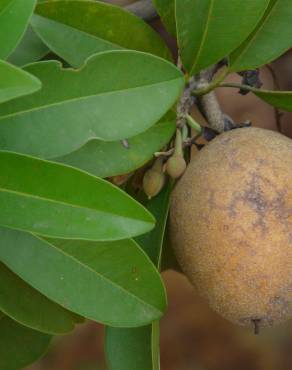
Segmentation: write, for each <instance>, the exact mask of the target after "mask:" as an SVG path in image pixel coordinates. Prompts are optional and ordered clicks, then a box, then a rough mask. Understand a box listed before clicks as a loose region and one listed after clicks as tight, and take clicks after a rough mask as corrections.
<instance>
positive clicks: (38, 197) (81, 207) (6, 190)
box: [0, 187, 151, 224]
mask: <svg viewBox="0 0 292 370" xmlns="http://www.w3.org/2000/svg"><path fill="white" fill-rule="evenodd" d="M0 192H2V193H11V194H16V195H19V196H20V197H25V198H32V199H38V200H41V201H42V202H48V203H54V204H61V205H64V206H66V207H72V208H77V209H83V210H89V211H95V212H99V213H100V214H105V215H113V216H117V217H122V218H125V219H128V220H137V221H141V222H144V223H147V224H151V222H150V221H145V220H141V219H139V218H135V217H127V216H124V215H121V214H118V213H114V212H113V213H109V212H106V211H103V210H102V211H101V210H99V209H96V208H90V207H88V206H81V205H78V204H75V203H66V202H65V201H62V200H58V199H56V200H54V199H50V198H45V197H42V196H38V195H34V194H30V193H23V192H21V191H17V190H10V189H6V188H2V187H0Z"/></svg>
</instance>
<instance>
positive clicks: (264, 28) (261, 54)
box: [230, 0, 292, 71]
mask: <svg viewBox="0 0 292 370" xmlns="http://www.w3.org/2000/svg"><path fill="white" fill-rule="evenodd" d="M291 19H292V7H291V1H289V0H271V1H270V4H269V7H268V9H267V11H266V13H265V15H264V17H263V18H262V20H261V21H260V22H259V24H258V25H257V28H256V30H255V31H254V32H253V33H252V34H251V35H250V37H249V38H248V39H247V40H246V41H245V42H243V44H242V45H241V46H240V47H239V48H238V49H237V50H235V51H234V52H233V53H232V54H231V56H230V69H231V71H243V70H247V69H254V68H257V67H260V66H262V65H264V64H267V63H269V62H271V61H273V60H274V59H276V58H277V57H279V56H280V55H282V54H283V53H284V52H285V51H286V50H288V49H289V48H290V47H291V46H292V27H291Z"/></svg>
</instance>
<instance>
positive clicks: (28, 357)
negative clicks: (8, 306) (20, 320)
mask: <svg viewBox="0 0 292 370" xmlns="http://www.w3.org/2000/svg"><path fill="white" fill-rule="evenodd" d="M50 341H51V337H50V336H49V335H47V334H43V333H39V332H37V331H34V330H32V329H29V328H26V327H24V326H21V325H19V324H17V323H16V322H15V321H13V320H11V319H9V318H8V317H6V316H4V317H3V318H2V319H0V369H1V370H19V369H23V368H24V367H25V366H27V365H29V364H31V363H32V362H34V361H36V360H38V359H39V358H40V357H41V356H42V355H43V354H44V353H45V352H46V351H47V349H48V347H49V345H50Z"/></svg>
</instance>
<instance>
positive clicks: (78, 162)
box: [53, 118, 175, 178]
mask: <svg viewBox="0 0 292 370" xmlns="http://www.w3.org/2000/svg"><path fill="white" fill-rule="evenodd" d="M165 119H166V118H165ZM174 131H175V121H172V120H165V121H164V120H163V119H162V120H161V122H160V123H158V124H156V125H154V126H153V127H151V128H150V129H148V130H147V131H145V132H143V133H142V134H140V135H137V136H134V137H133V138H131V139H129V140H128V146H129V147H128V148H125V147H124V146H123V145H122V143H121V142H115V141H114V142H106V141H101V140H93V141H90V142H89V143H87V144H86V145H85V146H84V147H82V148H80V149H79V150H77V151H75V152H73V153H70V154H68V155H66V156H64V157H61V158H54V159H53V160H54V161H56V162H60V163H65V164H68V165H70V166H73V167H77V168H80V169H82V170H84V171H87V172H89V173H92V174H93V175H95V176H100V177H103V178H104V177H110V176H116V175H121V174H126V173H129V172H131V171H133V170H136V169H137V168H139V167H142V166H143V165H144V164H145V163H146V162H147V161H148V160H150V159H151V158H152V156H153V154H154V153H155V152H156V151H158V150H159V149H160V148H162V147H163V146H164V145H166V144H167V143H168V142H169V140H170V139H171V137H172V135H173V133H174Z"/></svg>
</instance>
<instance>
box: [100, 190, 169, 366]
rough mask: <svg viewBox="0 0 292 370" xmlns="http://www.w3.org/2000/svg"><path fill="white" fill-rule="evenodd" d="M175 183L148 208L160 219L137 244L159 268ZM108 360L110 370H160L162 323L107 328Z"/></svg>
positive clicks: (150, 203)
mask: <svg viewBox="0 0 292 370" xmlns="http://www.w3.org/2000/svg"><path fill="white" fill-rule="evenodd" d="M171 189H172V183H169V184H167V186H166V187H165V188H164V189H163V191H162V192H161V193H160V194H159V195H158V196H157V197H155V198H153V199H152V200H151V201H150V202H149V204H148V209H149V210H150V211H151V212H152V213H153V215H155V216H156V217H157V220H158V222H157V225H156V227H155V229H153V231H151V232H150V233H148V234H146V235H145V237H143V238H139V239H138V242H139V243H140V245H141V246H142V248H143V249H144V251H145V252H146V253H147V254H148V255H149V257H151V259H152V261H153V262H154V263H155V264H156V266H158V268H159V266H160V263H161V261H160V260H161V253H162V245H163V239H164V234H165V228H166V221H167V217H168V209H169V200H170V191H171ZM105 349H106V356H107V360H108V364H109V370H128V369H139V370H159V369H160V358H159V357H160V356H159V322H158V321H155V322H153V323H152V324H151V325H148V326H146V327H142V328H137V329H134V330H133V329H117V328H112V327H107V328H106V338H105Z"/></svg>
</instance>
